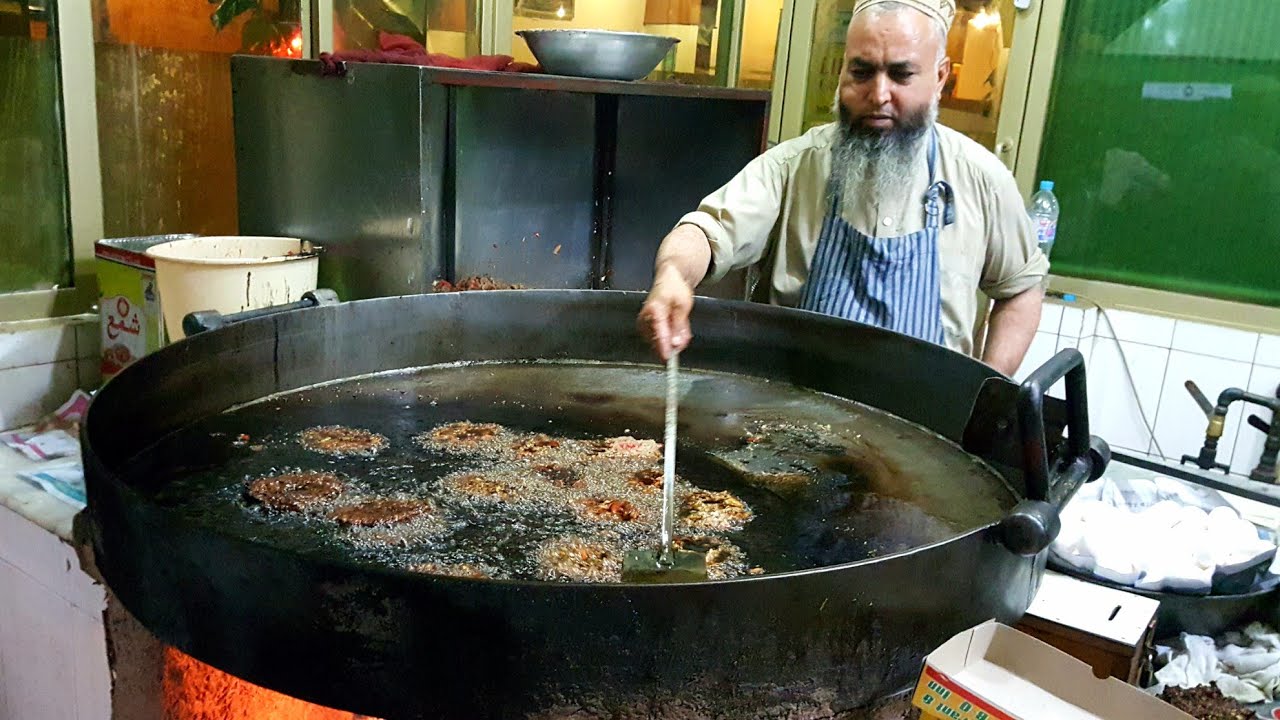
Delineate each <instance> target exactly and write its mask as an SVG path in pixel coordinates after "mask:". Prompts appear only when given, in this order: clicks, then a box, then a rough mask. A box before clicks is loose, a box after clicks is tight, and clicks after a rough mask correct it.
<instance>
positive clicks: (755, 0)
mask: <svg viewBox="0 0 1280 720" xmlns="http://www.w3.org/2000/svg"><path fill="white" fill-rule="evenodd" d="M746 3H747V5H746V7H745V8H744V11H743V15H742V45H741V52H740V55H739V58H740V59H739V69H738V87H744V88H756V89H760V90H771V89H772V88H773V62H774V57H775V54H776V53H777V50H778V26H779V25H781V24H782V0H746Z"/></svg>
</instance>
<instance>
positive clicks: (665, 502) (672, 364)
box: [658, 353, 680, 567]
mask: <svg viewBox="0 0 1280 720" xmlns="http://www.w3.org/2000/svg"><path fill="white" fill-rule="evenodd" d="M679 390H680V355H679V353H676V354H673V355H672V356H671V358H670V359H669V360H667V414H666V418H665V421H666V428H665V431H664V432H663V439H662V442H663V446H662V449H663V456H662V554H661V555H659V557H658V566H659V567H671V566H672V565H674V564H675V562H674V560H672V557H671V539H672V530H673V528H674V527H675V519H676V517H675V516H676V410H677V404H678V403H679V402H680V392H679Z"/></svg>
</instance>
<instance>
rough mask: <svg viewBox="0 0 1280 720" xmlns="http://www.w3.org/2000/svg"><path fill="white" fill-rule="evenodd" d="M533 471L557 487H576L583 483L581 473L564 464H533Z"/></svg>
mask: <svg viewBox="0 0 1280 720" xmlns="http://www.w3.org/2000/svg"><path fill="white" fill-rule="evenodd" d="M533 471H534V472H536V473H538V475H540V476H541V477H542V479H543V480H546V481H547V482H549V483H551V484H552V485H555V486H556V487H559V488H566V489H576V488H580V487H582V486H583V485H584V484H585V483H583V481H582V475H580V474H579V473H578V471H577V470H575V469H573V468H571V467H566V466H564V465H558V464H556V463H545V464H542V465H534V466H533Z"/></svg>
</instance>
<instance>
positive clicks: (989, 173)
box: [680, 123, 1049, 354]
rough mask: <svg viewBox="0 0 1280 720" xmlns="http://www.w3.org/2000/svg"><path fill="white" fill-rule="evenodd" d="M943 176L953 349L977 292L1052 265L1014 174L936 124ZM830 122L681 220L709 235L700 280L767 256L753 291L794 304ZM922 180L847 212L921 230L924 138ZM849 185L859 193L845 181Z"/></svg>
mask: <svg viewBox="0 0 1280 720" xmlns="http://www.w3.org/2000/svg"><path fill="white" fill-rule="evenodd" d="M937 128H938V156H937V169H936V173H937V178H936V179H937V180H945V181H947V182H948V183H950V185H951V187H952V189H953V190H954V191H955V220H956V221H955V222H954V223H953V224H951V225H948V226H946V227H945V228H943V229H942V232H941V233H940V235H939V238H938V258H939V259H938V264H939V271H940V276H941V284H942V287H941V295H942V329H943V334H944V336H945V341H946V345H947V347H949V348H951V349H953V350H957V351H959V352H963V353H966V354H973V349H974V348H973V328H974V324H975V322H976V320H977V317H978V307H979V303H978V291H979V290H981V291H982V292H983V293H984V294H985V295H986V296H987V297H990V298H992V299H996V300H1000V299H1005V298H1010V297H1013V296H1015V295H1018V294H1021V293H1022V292H1024V291H1026V290H1029V289H1031V288H1033V287H1035V286H1036V285H1037V284H1039V283H1040V282H1041V280H1043V278H1044V276H1045V274H1046V273H1047V272H1048V270H1049V261H1048V259H1047V258H1045V256H1044V254H1043V253H1041V252H1040V249H1039V247H1037V245H1036V240H1035V232H1034V230H1033V229H1032V227H1031V221H1030V220H1029V219H1028V218H1027V212H1026V210H1025V209H1024V206H1023V200H1022V196H1021V194H1020V193H1019V192H1018V186H1017V184H1016V183H1015V182H1014V179H1013V175H1012V174H1011V173H1010V172H1009V170H1008V169H1007V168H1005V166H1004V165H1002V164H1001V163H1000V161H999V160H998V159H997V158H996V157H995V156H994V155H992V154H991V152H990V151H988V150H987V149H986V148H984V147H982V146H981V145H979V144H977V143H976V142H974V141H972V140H970V139H969V138H967V137H965V136H964V135H962V134H960V133H958V132H956V131H955V130H952V129H950V128H947V127H944V126H942V125H938V126H937ZM837 134H838V133H837V128H836V125H835V124H834V123H831V124H828V125H823V126H821V127H816V128H814V129H812V130H810V131H809V132H807V133H805V134H804V135H802V136H800V137H798V138H795V139H793V140H788V141H786V142H784V143H780V144H779V145H777V146H775V147H773V148H771V149H769V150H768V151H767V152H765V153H764V154H763V155H760V156H759V157H757V158H756V159H754V160H752V161H751V162H750V163H749V164H748V165H747V166H746V167H745V168H743V169H742V171H741V172H739V173H738V174H737V176H735V177H734V178H733V179H732V180H730V181H729V182H728V183H727V184H726V185H725V186H724V187H722V188H720V189H719V190H717V191H716V192H714V193H712V194H711V195H709V196H708V197H707V198H706V199H705V200H703V201H702V204H701V205H700V206H699V207H698V210H697V211H695V212H692V213H689V214H688V215H685V216H684V217H683V218H681V219H680V223H689V224H693V225H696V226H698V227H700V228H701V229H702V231H703V232H704V233H706V235H707V237H708V238H709V239H710V241H711V253H712V259H713V267H712V270H711V272H710V273H709V274H708V276H707V278H706V280H704V281H703V282H704V284H707V283H713V282H716V281H718V280H719V279H720V278H722V277H724V275H725V274H726V273H728V272H729V271H730V270H735V269H740V268H744V267H748V266H751V265H754V264H756V263H758V262H760V261H761V260H764V261H765V262H764V264H763V265H762V266H761V270H762V272H763V276H762V278H761V284H762V285H763V284H764V283H768V286H767V288H765V287H762V288H760V289H758V290H757V293H756V298H757V299H760V300H767V301H768V302H771V303H774V304H776V305H787V306H795V305H797V304H799V302H800V294H801V289H802V288H803V287H804V283H805V279H806V278H807V277H808V275H809V264H810V263H811V262H812V260H813V254H814V251H815V250H816V248H817V245H818V236H819V234H820V233H821V231H822V221H823V218H824V217H826V214H827V211H828V210H829V209H830V206H831V203H830V198H829V196H828V193H827V181H828V179H829V178H830V177H831V146H832V145H833V143H834V142H835V141H836V138H837ZM921 145H922V146H924V148H922V150H921V159H920V162H919V163H918V165H919V172H918V173H917V177H916V180H915V181H914V182H913V183H912V185H911V186H910V187H909V188H906V192H903V193H902V194H901V196H900V197H899V198H895V199H894V200H892V201H889V202H886V203H884V204H882V205H880V206H878V207H877V206H876V205H875V204H874V203H873V202H872V201H871V200H870V199H868V200H867V201H865V202H857V199H856V198H855V199H854V200H855V202H853V203H851V204H850V203H846V205H845V209H843V210H842V213H843V214H844V219H845V220H846V221H847V222H848V223H849V224H850V225H852V226H853V227H854V228H855V229H857V230H858V231H860V232H862V233H863V234H866V235H871V236H875V237H889V238H892V237H900V236H904V235H909V234H911V233H914V232H916V231H919V230H921V229H923V228H924V204H923V198H924V195H925V191H926V190H927V189H928V186H929V171H928V165H927V163H926V162H925V156H924V152H925V149H927V146H928V143H927V142H924V143H921ZM844 192H845V193H850V192H856V189H852V188H846V189H845V191H844Z"/></svg>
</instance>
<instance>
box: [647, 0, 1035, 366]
mask: <svg viewBox="0 0 1280 720" xmlns="http://www.w3.org/2000/svg"><path fill="white" fill-rule="evenodd" d="M954 17H955V0H858V2H857V3H856V5H855V7H854V12H853V17H852V19H851V21H850V23H849V30H848V34H847V36H846V42H845V58H844V66H843V68H842V72H841V76H840V86H839V90H838V91H837V97H836V102H835V110H836V113H837V114H838V116H839V120H838V121H837V122H833V123H830V124H828V125H823V126H821V127H817V128H814V129H813V130H810V131H809V132H808V133H806V134H804V135H803V136H801V137H798V138H795V139H793V140H788V141H787V142H784V143H781V144H779V145H777V146H775V147H773V148H771V149H769V150H768V151H767V152H765V153H764V154H763V155H761V156H759V157H757V158H756V159H755V160H753V161H752V162H751V163H750V164H748V165H747V166H746V167H745V168H744V169H743V170H742V171H741V172H740V173H738V175H737V176H736V177H734V178H733V179H732V180H730V181H729V183H728V184H726V185H725V186H724V187H722V188H720V189H719V190H717V191H716V192H715V193H713V194H711V195H710V196H708V197H707V198H706V199H705V200H703V201H702V204H701V205H700V206H699V208H698V210H697V211H696V212H692V213H689V214H688V215H685V216H684V217H683V218H681V219H680V222H679V224H678V225H677V226H676V227H675V229H674V230H672V231H671V233H669V234H668V235H667V237H666V238H665V239H664V240H663V241H662V245H661V246H660V247H659V249H658V256H657V260H656V263H655V268H654V269H655V273H654V281H653V286H652V288H651V289H650V291H649V296H648V298H647V299H646V301H645V304H644V307H643V309H642V310H641V311H640V317H639V326H640V329H641V331H642V332H643V333H645V334H646V335H647V336H648V338H649V340H650V342H651V343H652V344H653V347H654V349H655V351H656V352H657V353H658V354H659V355H660V356H661V357H662V358H663V359H664V360H665V359H667V358H668V357H670V356H671V355H672V354H674V353H677V352H679V351H680V350H682V349H684V348H685V347H686V346H688V344H689V342H690V340H691V339H692V337H693V334H692V330H691V328H690V326H689V312H690V310H691V309H692V307H693V289H694V288H695V287H697V286H698V285H699V284H701V283H711V282H715V281H717V280H719V279H720V278H722V277H724V275H725V274H726V273H728V272H729V271H731V270H734V269H739V268H744V267H747V266H751V265H755V264H757V263H761V266H760V267H761V269H762V275H761V282H760V284H759V287H757V289H756V292H755V299H757V300H761V301H766V302H771V303H774V304H777V305H786V306H791V307H798V308H802V309H806V310H812V311H816V312H821V313H827V314H830V315H835V316H838V317H842V318H846V319H849V320H855V321H858V322H862V323H866V324H870V325H875V326H878V327H882V328H887V329H889V330H893V331H896V332H899V333H903V334H906V335H911V336H913V337H917V338H921V339H924V340H927V341H930V342H934V343H938V344H940V345H945V346H946V347H948V348H951V349H953V350H956V351H958V352H962V353H966V354H970V355H975V354H980V357H981V359H982V360H983V361H984V362H986V363H987V364H988V365H991V366H992V367H994V368H995V369H997V370H999V371H1001V372H1003V373H1005V374H1012V373H1013V372H1014V371H1015V370H1016V369H1017V368H1018V366H1019V365H1020V364H1021V362H1022V358H1023V355H1025V354H1026V351H1027V347H1028V346H1029V345H1030V343H1031V339H1032V337H1033V336H1034V335H1035V331H1036V327H1037V326H1038V324H1039V320H1040V304H1041V301H1042V299H1043V291H1042V288H1041V283H1042V281H1043V279H1044V277H1045V274H1046V273H1047V272H1048V268H1049V262H1048V260H1047V259H1046V258H1045V257H1044V254H1043V253H1041V252H1040V250H1039V249H1038V247H1037V245H1036V242H1035V234H1034V231H1033V229H1032V227H1031V223H1030V221H1029V220H1028V218H1027V214H1026V211H1025V210H1024V208H1023V201H1022V198H1021V196H1020V195H1019V193H1018V188H1017V185H1016V184H1015V182H1014V179H1013V176H1012V175H1011V174H1010V173H1009V171H1008V170H1007V169H1006V168H1005V167H1004V166H1003V165H1002V164H1001V163H1000V161H999V160H997V159H996V157H995V156H994V155H992V154H991V153H990V152H989V151H988V150H987V149H986V148H984V147H982V146H980V145H978V144H977V143H975V142H973V141H972V140H970V139H968V138H967V137H965V136H964V135H962V134H960V133H958V132H956V131H954V130H951V129H950V128H947V127H944V126H942V125H939V124H937V122H936V119H937V113H938V102H939V100H940V98H941V94H942V88H943V86H944V85H945V84H946V81H947V77H948V75H949V73H950V68H951V63H950V61H949V60H948V59H947V58H946V45H947V43H946V37H947V31H948V29H949V28H950V26H951V21H952V20H953V19H954ZM762 261H763V262H762ZM979 291H981V292H982V293H983V294H984V295H985V296H986V297H987V298H990V299H991V300H992V301H994V302H993V303H992V307H991V314H990V317H989V319H988V320H987V333H986V337H985V342H984V343H982V347H981V349H980V350H975V342H974V327H975V325H976V324H977V320H978V311H979V295H978V292H979ZM983 304H984V305H985V304H986V303H983ZM984 309H985V308H984Z"/></svg>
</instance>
